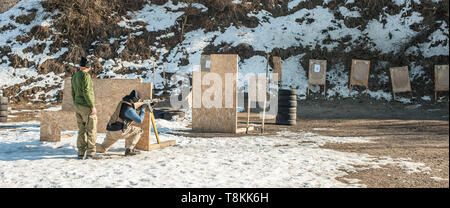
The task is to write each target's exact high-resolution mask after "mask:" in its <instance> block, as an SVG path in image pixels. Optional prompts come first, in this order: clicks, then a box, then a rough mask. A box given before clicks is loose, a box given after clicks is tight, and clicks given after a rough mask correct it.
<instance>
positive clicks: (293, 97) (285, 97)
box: [278, 95, 297, 101]
mask: <svg viewBox="0 0 450 208" xmlns="http://www.w3.org/2000/svg"><path fill="white" fill-rule="evenodd" d="M278 100H279V101H284V100H297V95H278Z"/></svg>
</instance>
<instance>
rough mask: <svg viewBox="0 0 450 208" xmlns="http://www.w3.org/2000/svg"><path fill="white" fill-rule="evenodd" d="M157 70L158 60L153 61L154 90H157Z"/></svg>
mask: <svg viewBox="0 0 450 208" xmlns="http://www.w3.org/2000/svg"><path fill="white" fill-rule="evenodd" d="M155 68H156V60H153V89H156V74H155V71H156V70H155Z"/></svg>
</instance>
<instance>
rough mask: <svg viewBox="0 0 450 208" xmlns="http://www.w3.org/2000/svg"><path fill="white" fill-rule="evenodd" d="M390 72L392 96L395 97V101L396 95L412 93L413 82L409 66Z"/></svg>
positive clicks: (393, 69) (392, 69)
mask: <svg viewBox="0 0 450 208" xmlns="http://www.w3.org/2000/svg"><path fill="white" fill-rule="evenodd" d="M389 71H390V73H391V82H392V94H393V95H394V100H395V99H396V97H395V93H400V92H411V81H410V78H409V70H408V67H407V66H403V67H392V68H390V69H389Z"/></svg>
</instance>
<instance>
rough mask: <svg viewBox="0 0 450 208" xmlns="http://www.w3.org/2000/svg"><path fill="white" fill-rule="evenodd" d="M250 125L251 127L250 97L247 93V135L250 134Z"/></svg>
mask: <svg viewBox="0 0 450 208" xmlns="http://www.w3.org/2000/svg"><path fill="white" fill-rule="evenodd" d="M249 125H250V96H249V95H248V93H247V129H246V130H245V133H246V134H248V128H249Z"/></svg>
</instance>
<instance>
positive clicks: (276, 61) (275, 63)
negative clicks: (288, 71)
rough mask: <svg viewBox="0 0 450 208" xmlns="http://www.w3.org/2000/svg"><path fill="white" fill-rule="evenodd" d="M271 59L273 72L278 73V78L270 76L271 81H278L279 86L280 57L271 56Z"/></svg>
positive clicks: (280, 74)
mask: <svg viewBox="0 0 450 208" xmlns="http://www.w3.org/2000/svg"><path fill="white" fill-rule="evenodd" d="M272 61H273V73H278V78H277V79H276V80H275V79H274V78H275V77H272V81H273V82H278V85H279V86H281V84H282V83H281V81H282V80H283V77H282V75H283V71H282V68H281V57H278V56H274V57H273V58H272Z"/></svg>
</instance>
